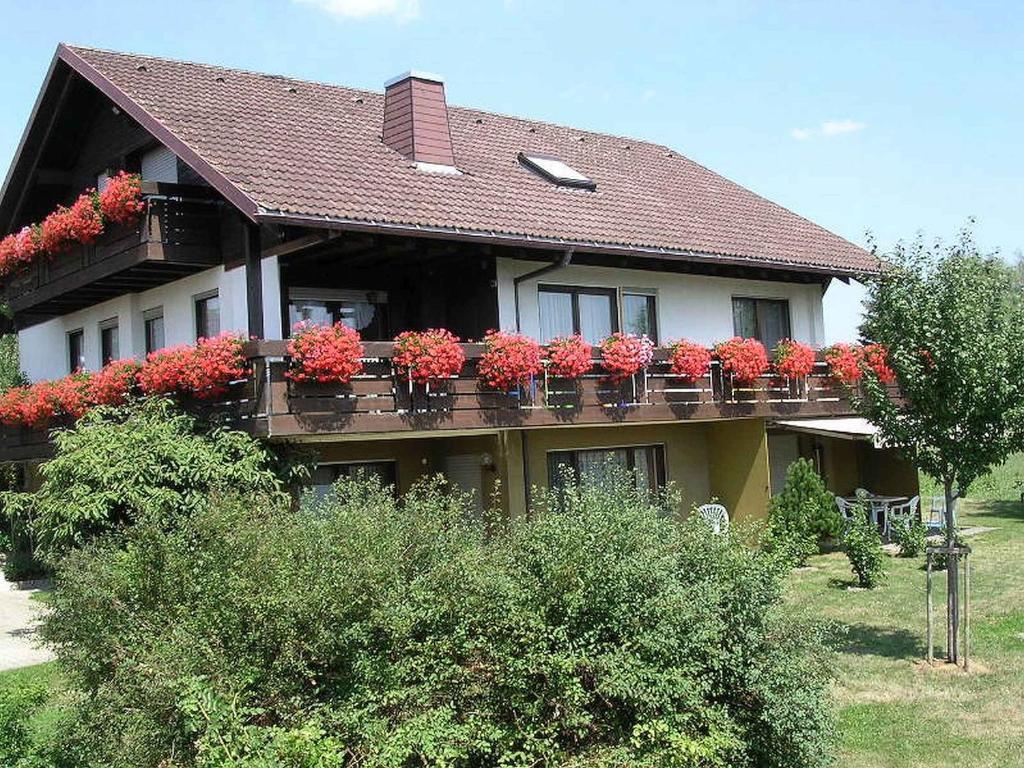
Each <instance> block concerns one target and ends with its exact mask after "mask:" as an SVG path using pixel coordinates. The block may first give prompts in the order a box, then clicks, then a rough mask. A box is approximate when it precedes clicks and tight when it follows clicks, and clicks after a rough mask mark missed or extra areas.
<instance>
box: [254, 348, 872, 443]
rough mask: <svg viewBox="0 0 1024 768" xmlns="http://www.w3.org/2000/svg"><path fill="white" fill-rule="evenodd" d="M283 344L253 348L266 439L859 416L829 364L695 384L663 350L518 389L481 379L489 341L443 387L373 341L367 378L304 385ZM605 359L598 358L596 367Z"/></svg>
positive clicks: (716, 375) (257, 406) (715, 368)
mask: <svg viewBox="0 0 1024 768" xmlns="http://www.w3.org/2000/svg"><path fill="white" fill-rule="evenodd" d="M286 346H287V343H286V342H283V341H258V342H251V343H250V344H249V345H248V354H249V356H250V358H251V360H252V363H253V369H254V378H255V388H254V392H253V397H252V399H251V400H248V401H247V402H248V412H247V413H246V414H245V415H244V417H243V418H245V419H246V420H248V421H250V422H251V423H252V424H253V425H254V426H256V428H257V431H258V432H259V433H260V434H263V435H270V436H275V437H292V436H301V435H325V434H330V433H346V434H351V433H362V434H374V433H389V432H398V431H420V430H474V429H488V428H491V429H493V428H527V427H548V426H557V425H562V424H580V425H583V424H587V425H600V424H612V423H642V422H670V421H704V420H716V419H735V418H752V417H800V416H806V417H813V416H828V415H852V414H853V408H852V405H851V403H850V402H849V399H848V398H847V396H846V394H845V392H844V390H843V388H842V386H841V385H838V384H837V383H836V382H835V381H834V380H833V379H832V378H831V377H830V376H829V375H828V370H827V366H826V364H825V362H824V361H823V360H821V359H819V360H818V362H817V363H816V365H815V369H814V372H813V373H812V374H811V375H810V376H808V377H806V378H805V379H799V380H797V379H794V380H787V379H780V378H779V377H776V376H770V375H765V376H762V377H760V378H759V379H757V380H756V381H755V382H753V383H751V384H747V385H743V386H740V385H738V384H736V383H735V382H733V381H732V380H731V379H730V377H729V376H728V375H723V372H722V370H721V367H720V366H719V364H718V363H717V362H715V363H713V364H712V369H711V372H710V374H709V375H707V376H704V377H702V378H701V379H698V380H696V381H688V380H684V379H680V378H678V377H676V376H673V375H672V374H671V372H670V371H669V364H668V361H667V358H668V355H669V351H668V350H667V349H658V350H657V351H656V353H655V361H654V363H653V364H652V365H651V366H650V367H649V368H648V370H647V371H646V372H644V373H640V374H637V375H636V376H634V377H632V379H629V380H627V381H625V382H622V383H612V382H610V381H609V380H608V378H607V376H606V375H605V374H604V373H603V372H602V371H601V368H600V365H599V364H597V365H596V366H595V371H594V373H592V374H589V375H587V376H585V377H583V378H582V379H580V380H578V381H567V380H562V379H555V378H550V377H547V376H540V377H538V378H537V379H536V380H535V381H533V382H532V383H531V384H530V385H529V386H526V387H522V388H520V389H519V390H517V391H515V392H511V393H506V392H495V391H493V390H490V389H487V388H486V387H484V386H483V384H482V383H481V381H480V379H479V377H478V376H477V372H476V364H477V361H478V360H479V358H480V355H481V353H482V351H483V347H482V345H480V344H465V345H463V347H464V349H465V352H466V359H467V362H466V365H465V367H464V368H463V370H462V373H461V374H460V375H459V376H458V377H457V378H453V379H450V380H447V381H445V382H443V383H441V384H440V385H438V386H435V387H423V386H417V385H411V384H410V383H409V382H408V381H406V380H404V379H402V378H401V377H399V376H398V375H396V371H395V369H394V366H393V365H392V362H391V356H392V345H391V344H390V343H389V342H367V343H365V344H364V346H365V348H366V354H367V355H368V357H367V359H366V360H365V371H364V373H363V374H362V375H361V376H359V377H357V378H355V379H354V380H353V381H352V382H351V383H350V384H348V385H327V384H321V385H313V384H297V383H295V382H291V381H289V380H288V379H287V377H286V375H285V373H286V371H287V360H286V354H287V350H286ZM597 361H598V356H597V354H596V352H595V363H597Z"/></svg>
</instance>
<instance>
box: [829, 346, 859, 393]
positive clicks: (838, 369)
mask: <svg viewBox="0 0 1024 768" xmlns="http://www.w3.org/2000/svg"><path fill="white" fill-rule="evenodd" d="M863 359H864V353H863V351H862V350H861V348H860V347H858V346H855V345H850V344H843V343H842V342H840V343H838V344H833V345H832V346H831V347H829V348H828V349H826V350H825V361H826V362H827V363H828V372H829V375H831V376H832V378H834V379H836V380H837V381H840V382H842V383H843V384H856V383H857V382H858V381H860V380H861V377H862V376H863V375H864V371H863V370H862V369H861V361H862V360H863Z"/></svg>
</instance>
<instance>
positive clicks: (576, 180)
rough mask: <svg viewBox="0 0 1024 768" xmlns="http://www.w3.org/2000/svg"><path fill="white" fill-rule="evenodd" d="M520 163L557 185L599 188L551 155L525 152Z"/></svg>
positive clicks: (522, 153) (521, 153) (520, 158)
mask: <svg viewBox="0 0 1024 768" xmlns="http://www.w3.org/2000/svg"><path fill="white" fill-rule="evenodd" d="M519 162H521V163H522V164H523V165H525V166H526V167H527V168H530V169H531V170H534V171H536V172H537V173H539V174H540V175H541V176H543V177H544V178H545V179H547V180H548V181H553V182H554V183H555V184H561V185H562V186H564V187H580V188H582V189H596V188H597V184H595V183H594V182H593V181H591V180H590V179H589V178H587V177H586V176H584V175H583V174H582V173H580V172H579V171H577V170H576V169H575V168H573V167H572V166H571V165H567V164H566V163H564V162H562V161H561V160H559V159H558V158H557V157H551V156H550V155H528V154H526V153H525V152H520V153H519Z"/></svg>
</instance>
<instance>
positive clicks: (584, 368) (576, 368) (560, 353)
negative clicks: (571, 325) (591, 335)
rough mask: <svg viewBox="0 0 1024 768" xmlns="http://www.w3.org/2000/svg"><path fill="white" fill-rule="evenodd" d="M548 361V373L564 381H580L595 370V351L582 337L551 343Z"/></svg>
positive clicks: (564, 337)
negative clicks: (579, 379) (581, 377)
mask: <svg viewBox="0 0 1024 768" xmlns="http://www.w3.org/2000/svg"><path fill="white" fill-rule="evenodd" d="M547 360H548V373H549V374H550V375H552V376H556V377H558V378H562V379H578V378H579V377H580V376H583V375H585V374H588V373H590V372H591V370H593V368H594V353H593V349H592V348H591V346H590V345H589V344H587V342H586V341H585V340H584V339H583V337H582V336H580V335H575V336H560V337H558V338H556V339H552V340H551V341H549V342H548V348H547Z"/></svg>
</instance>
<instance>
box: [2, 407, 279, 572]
mask: <svg viewBox="0 0 1024 768" xmlns="http://www.w3.org/2000/svg"><path fill="white" fill-rule="evenodd" d="M53 441H54V444H55V454H54V457H53V458H52V459H51V460H50V461H48V462H46V463H45V464H43V465H42V466H41V468H40V474H41V476H42V482H41V484H40V487H39V489H38V490H37V491H35V492H34V493H14V492H8V493H5V494H3V503H4V506H5V508H6V509H7V511H8V513H9V514H11V515H13V516H15V517H20V518H22V519H28V520H31V527H32V531H33V533H34V534H35V539H36V544H37V546H38V547H39V549H40V551H41V552H42V553H43V554H44V555H45V556H46V557H47V558H48V559H50V560H51V561H53V560H54V558H56V557H58V556H59V555H61V554H62V553H63V552H65V551H66V550H67V549H69V548H70V547H74V546H78V545H81V544H82V543H84V542H85V541H88V540H89V539H90V538H92V537H94V536H96V535H98V534H101V533H104V532H106V531H109V530H111V529H113V528H117V527H121V526H124V525H126V524H128V523H131V522H133V521H134V520H136V519H137V518H139V517H141V516H149V517H151V518H152V517H153V516H162V517H164V518H165V519H166V520H167V522H171V521H173V520H174V519H176V518H178V517H180V516H182V515H188V514H192V513H194V512H195V511H196V510H198V509H199V508H201V507H202V506H204V505H205V504H206V503H207V501H208V499H209V496H210V492H211V490H212V489H216V488H224V489H231V490H236V489H244V490H247V491H253V492H257V493H266V494H275V493H276V494H283V493H285V491H286V488H285V484H284V483H283V482H282V480H281V479H280V478H279V476H278V474H277V472H276V470H277V465H276V463H275V455H274V454H273V453H271V451H270V450H269V449H268V448H267V447H265V446H264V445H262V444H261V443H259V442H258V441H257V440H255V439H253V438H252V437H250V436H249V435H247V434H245V433H243V432H239V431H235V430H231V429H227V428H225V427H215V428H213V429H211V430H209V431H203V430H202V429H201V428H200V426H199V425H198V424H197V422H196V420H195V418H193V417H192V416H189V415H186V414H184V413H182V412H181V411H180V410H178V409H177V408H176V407H175V406H174V404H173V403H171V402H170V401H169V400H165V399H159V398H157V399H150V400H146V401H143V402H141V403H137V404H132V405H128V406H125V407H123V408H96V409H94V410H92V411H90V412H89V413H87V414H86V415H85V416H83V417H82V418H81V419H79V421H78V422H77V423H76V424H75V425H74V426H73V427H71V428H70V429H67V430H56V431H54V433H53Z"/></svg>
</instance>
